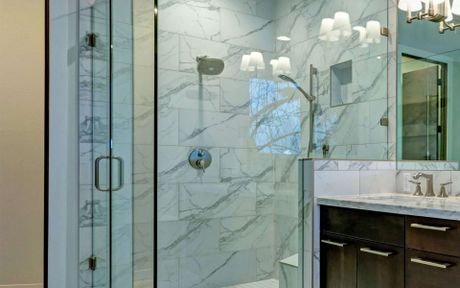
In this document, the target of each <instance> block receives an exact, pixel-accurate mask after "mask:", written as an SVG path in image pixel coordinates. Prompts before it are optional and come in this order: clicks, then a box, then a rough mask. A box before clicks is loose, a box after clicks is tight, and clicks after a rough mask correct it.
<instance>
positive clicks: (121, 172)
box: [94, 156, 125, 192]
mask: <svg viewBox="0 0 460 288" xmlns="http://www.w3.org/2000/svg"><path fill="white" fill-rule="evenodd" d="M103 160H109V161H111V160H116V161H118V183H117V184H118V186H117V187H112V189H110V188H111V187H110V186H112V185H109V187H102V185H101V180H100V170H101V169H100V166H101V162H102V161H103ZM94 166H95V169H94V186H95V187H96V189H97V190H99V191H101V192H110V191H119V190H121V189H122V188H123V186H124V181H125V175H124V161H123V158H121V157H110V156H100V157H98V158H96V161H95V163H94Z"/></svg>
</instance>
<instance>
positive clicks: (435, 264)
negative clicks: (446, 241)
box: [410, 258, 452, 269]
mask: <svg viewBox="0 0 460 288" xmlns="http://www.w3.org/2000/svg"><path fill="white" fill-rule="evenodd" d="M410 262H412V263H417V264H421V265H425V266H430V267H435V268H441V269H447V268H449V267H451V266H452V264H450V263H439V262H434V261H429V260H424V259H421V258H411V259H410Z"/></svg>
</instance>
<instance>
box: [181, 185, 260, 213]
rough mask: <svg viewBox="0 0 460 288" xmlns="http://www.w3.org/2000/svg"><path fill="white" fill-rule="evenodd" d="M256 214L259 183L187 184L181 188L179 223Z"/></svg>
mask: <svg viewBox="0 0 460 288" xmlns="http://www.w3.org/2000/svg"><path fill="white" fill-rule="evenodd" d="M255 214H256V183H254V182H252V181H251V180H245V181H235V182H229V183H221V184H213V183H203V184H201V183H187V184H182V185H181V186H180V195H179V217H180V219H192V220H193V219H209V218H221V217H235V216H252V215H255Z"/></svg>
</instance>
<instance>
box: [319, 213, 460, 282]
mask: <svg viewBox="0 0 460 288" xmlns="http://www.w3.org/2000/svg"><path fill="white" fill-rule="evenodd" d="M320 213H321V220H320V221H321V224H320V225H321V236H320V237H321V238H320V241H321V246H320V247H321V248H320V249H321V250H320V260H321V261H320V263H321V264H320V265H321V266H320V269H321V270H320V274H321V276H320V277H321V278H320V281H321V282H320V283H321V287H327V288H332V287H334V288H339V287H340V288H351V287H353V288H354V287H359V288H398V287H407V288H441V287H443V288H458V287H460V222H457V221H450V220H440V219H431V218H424V217H413V216H405V215H396V214H388V213H381V212H373V211H367V210H355V209H347V208H336V207H329V206H321V212H320Z"/></svg>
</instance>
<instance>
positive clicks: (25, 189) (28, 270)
mask: <svg viewBox="0 0 460 288" xmlns="http://www.w3.org/2000/svg"><path fill="white" fill-rule="evenodd" d="M44 20H45V1H44V0H2V1H0V35H2V36H1V37H2V40H1V41H0V63H1V69H0V87H1V89H0V151H1V152H0V163H1V164H0V183H1V190H0V231H1V232H0V287H7V288H9V287H13V286H14V287H17V286H15V285H24V286H21V287H33V288H35V287H41V286H42V285H41V283H42V282H43V277H42V275H43V207H44V205H43V199H44V194H43V193H44V192H43V187H44V186H43V185H44V181H43V179H44V169H43V167H44V153H43V151H44V107H43V105H44V83H45V81H44V71H45V70H44V60H45V58H44V56H45V52H44V48H45V46H44V45H45V44H44V43H45V42H44V40H45V22H44Z"/></svg>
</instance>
